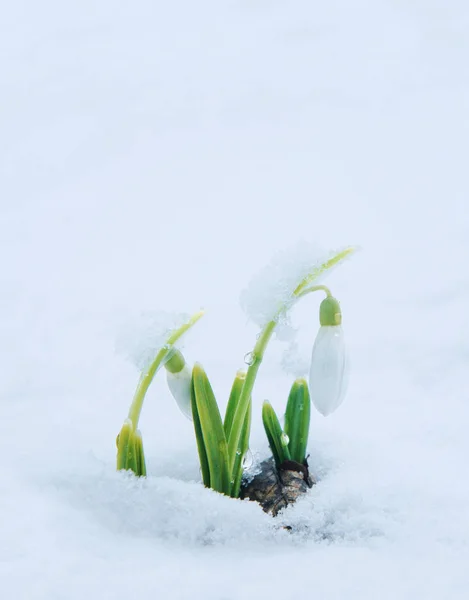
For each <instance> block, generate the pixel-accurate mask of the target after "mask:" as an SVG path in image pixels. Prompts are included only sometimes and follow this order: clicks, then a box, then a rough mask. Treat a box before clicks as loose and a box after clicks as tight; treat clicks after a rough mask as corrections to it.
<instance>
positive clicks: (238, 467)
mask: <svg viewBox="0 0 469 600" xmlns="http://www.w3.org/2000/svg"><path fill="white" fill-rule="evenodd" d="M251 414H252V402H249V406H248V410H247V412H246V417H245V419H244V425H243V429H242V430H241V437H240V439H239V446H238V451H237V452H236V459H235V464H234V468H233V475H232V481H233V483H232V487H231V496H232V498H238V496H239V490H240V489H241V479H242V477H243V460H244V457H245V455H246V452H247V451H248V449H249V436H250V434H251Z"/></svg>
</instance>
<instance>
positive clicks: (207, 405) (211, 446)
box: [192, 364, 231, 495]
mask: <svg viewBox="0 0 469 600" xmlns="http://www.w3.org/2000/svg"><path fill="white" fill-rule="evenodd" d="M192 381H193V386H194V396H195V403H196V406H197V412H198V418H199V423H200V428H201V430H202V436H203V441H204V444H205V451H206V453H207V461H208V466H209V470H210V487H211V488H212V489H213V490H215V491H217V492H220V493H223V494H227V495H229V493H230V488H231V477H230V471H229V461H228V445H227V443H226V437H225V431H224V429H223V423H222V420H221V416H220V411H219V410H218V405H217V401H216V400H215V396H214V394H213V390H212V387H211V385H210V382H209V380H208V377H207V375H206V373H205V371H204V370H203V368H202V366H201V365H199V364H196V365H194V369H193V371H192Z"/></svg>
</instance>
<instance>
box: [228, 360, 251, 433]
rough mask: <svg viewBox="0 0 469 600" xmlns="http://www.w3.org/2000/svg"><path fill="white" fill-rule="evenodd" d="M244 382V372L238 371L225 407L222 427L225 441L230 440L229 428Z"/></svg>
mask: <svg viewBox="0 0 469 600" xmlns="http://www.w3.org/2000/svg"><path fill="white" fill-rule="evenodd" d="M245 380H246V372H245V371H238V372H237V373H236V377H235V379H234V381H233V385H232V386H231V392H230V397H229V399H228V404H227V406H226V412H225V422H224V424H223V427H224V429H225V436H226V439H227V440H229V439H230V433H231V428H232V425H233V420H234V416H235V412H236V407H237V406H238V400H239V397H240V396H241V391H242V389H243V385H244V382H245Z"/></svg>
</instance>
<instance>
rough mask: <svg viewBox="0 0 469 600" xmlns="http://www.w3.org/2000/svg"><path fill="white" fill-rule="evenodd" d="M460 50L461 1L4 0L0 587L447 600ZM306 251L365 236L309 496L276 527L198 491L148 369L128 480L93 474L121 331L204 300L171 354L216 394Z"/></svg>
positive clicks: (108, 424)
mask: <svg viewBox="0 0 469 600" xmlns="http://www.w3.org/2000/svg"><path fill="white" fill-rule="evenodd" d="M468 33H469V5H468V3H467V1H466V0H448V1H446V2H443V0H405V1H404V0H387V1H386V0H374V1H372V0H357V1H356V2H345V1H342V2H339V1H337V0H331V1H329V2H311V1H307V0H295V1H293V2H288V3H287V2H279V1H275V0H271V1H268V0H250V1H249V2H248V1H247V0H238V1H232V2H225V3H221V2H215V1H213V0H200V1H199V2H189V1H185V2H182V1H181V2H178V1H177V0H176V1H175V2H165V3H162V2H155V1H150V0H137V1H136V2H132V3H116V2H111V1H110V0H103V1H101V2H96V1H91V0H82V1H81V2H58V1H55V2H53V1H51V0H44V1H42V2H33V1H32V0H25V1H21V0H18V1H17V2H8V3H4V5H3V6H2V18H1V19H0V40H1V41H0V45H1V52H0V72H1V78H0V105H1V111H0V185H1V191H0V203H1V213H0V223H1V224H0V249H1V253H0V256H1V259H0V260H1V270H0V272H1V277H2V286H1V290H2V293H1V296H0V298H1V300H0V302H1V308H2V310H1V311H0V329H1V331H0V333H1V335H0V340H1V341H0V348H1V363H0V364H1V371H0V398H1V400H0V401H1V407H2V417H1V419H0V444H1V446H0V456H1V466H0V468H1V477H0V510H1V515H2V519H1V521H0V561H1V562H0V581H1V583H2V593H3V597H5V598H12V599H15V600H23V599H28V600H39V599H47V600H56V599H57V600H61V599H65V600H69V599H70V600H74V599H78V598H79V599H80V600H81V599H82V598H83V597H84V596H86V597H87V598H89V599H90V600H92V599H94V598H96V599H98V598H99V599H100V600H106V599H109V600H111V599H112V600H120V599H124V598H125V599H126V600H128V599H129V598H140V599H142V600H146V599H154V598H157V597H164V598H171V599H174V600H177V599H188V598H191V599H198V598H203V599H204V600H212V599H213V600H237V599H241V598H243V599H247V600H249V599H251V598H253V599H254V598H255V599H256V600H258V599H260V598H282V599H283V600H288V599H290V598H292V599H293V598H295V599H297V598H301V597H314V598H318V599H319V598H320V599H322V600H323V599H325V600H329V599H331V600H332V599H342V598H348V599H350V598H353V599H357V600H358V599H360V600H368V599H370V600H375V599H376V598H380V600H386V599H390V600H391V599H392V600H395V599H404V600H405V599H417V598H426V599H428V600H433V599H438V600H440V599H441V598H445V599H450V600H456V599H458V600H459V599H463V598H464V599H465V598H467V596H468V592H469V573H468V570H467V564H468V559H469V481H468V478H467V456H468V454H469V439H468V434H467V430H468V420H469V383H468V377H467V372H468V361H469V342H468V340H469V320H468V318H467V315H466V313H467V303H468V299H469V275H468V270H467V259H468V255H469V243H468V239H469V237H468V235H469V213H468V210H467V200H468V192H469V184H468V177H467V156H468V152H469V118H468V106H469V104H468V103H469V70H468V68H467V65H468V64H469V60H468V59H469V35H468ZM300 240H305V241H307V242H313V243H318V244H319V245H321V246H322V247H325V248H330V249H333V248H337V247H341V246H344V245H346V244H349V243H358V244H359V245H360V246H361V247H362V248H363V251H362V252H361V253H360V254H358V255H357V256H355V257H354V258H353V259H351V260H350V261H348V262H347V263H346V264H345V265H343V266H341V267H340V268H339V269H337V270H336V271H335V272H334V273H333V274H332V276H331V277H330V278H329V279H328V280H327V283H328V285H330V287H331V288H332V290H333V293H334V294H335V295H336V297H337V298H338V299H339V300H340V301H341V306H342V311H343V327H344V330H345V334H346V336H347V342H348V345H349V350H350V354H351V359H352V371H351V381H350V387H349V392H348V396H347V398H346V400H345V402H344V404H343V405H342V406H341V408H340V409H339V410H338V411H337V412H336V413H334V414H333V415H332V416H331V417H328V418H327V419H324V418H323V417H321V416H320V415H319V414H316V413H315V415H314V417H313V419H312V427H311V441H310V448H309V451H310V454H311V458H310V462H311V466H312V470H313V472H315V473H316V475H317V477H318V479H319V483H318V485H317V486H316V487H315V488H314V489H313V491H312V492H311V494H310V495H309V496H308V497H307V498H304V499H303V500H302V501H301V502H300V503H299V504H298V505H296V506H295V507H293V508H292V509H291V510H290V509H289V510H288V511H287V512H286V514H284V515H283V516H282V517H281V518H280V519H278V520H272V519H270V518H269V517H267V516H266V515H264V514H263V513H262V512H261V511H260V509H259V508H258V507H257V506H256V505H254V504H251V503H248V502H241V501H232V500H229V499H227V498H224V497H222V496H219V495H217V494H215V493H213V492H210V491H208V490H205V489H204V488H203V487H202V486H201V485H200V483H199V479H200V477H199V471H198V464H197V456H196V450H195V442H194V436H193V432H192V425H191V423H190V422H188V421H186V420H185V419H184V417H182V416H181V415H180V413H179V411H178V409H177V407H176V405H175V403H174V402H173V401H172V400H171V399H170V396H169V392H168V390H167V389H166V382H165V378H164V377H163V376H160V377H158V378H157V379H156V380H155V382H154V383H153V385H152V387H151V389H150V391H149V394H148V397H147V400H146V404H145V406H144V409H143V413H142V419H141V423H140V425H141V429H142V434H143V439H144V444H145V448H146V455H147V464H148V470H149V477H148V479H146V480H141V481H137V480H135V479H134V478H132V477H130V476H127V475H125V474H117V473H115V471H114V467H115V445H114V440H115V436H116V434H117V433H118V431H119V429H120V427H121V425H122V422H123V419H124V418H125V416H126V414H127V410H128V407H129V403H130V401H131V399H132V395H133V393H134V390H135V386H136V384H137V381H138V376H139V372H138V370H137V369H136V368H135V366H133V365H132V364H131V363H130V362H129V361H127V360H126V359H124V358H123V357H122V355H121V354H119V352H118V351H117V350H116V340H117V339H118V337H119V334H120V333H121V325H122V322H123V320H124V319H125V318H126V315H128V314H129V313H131V314H135V313H138V312H140V311H143V312H144V311H153V310H154V311H160V310H161V311H170V312H174V313H181V312H183V313H192V312H194V311H196V310H198V309H199V307H200V306H204V307H205V308H206V309H207V315H206V316H205V317H204V318H203V320H202V321H201V322H200V323H198V324H197V326H196V327H194V329H193V331H191V332H190V334H189V335H187V337H186V340H185V348H186V354H187V358H188V360H190V361H191V362H193V361H195V360H198V361H200V362H202V363H203V364H204V366H205V368H206V370H207V372H208V374H209V376H210V378H211V380H212V384H213V387H214V390H215V392H216V394H217V396H218V397H219V398H220V403H221V404H223V403H224V402H225V400H226V398H227V395H228V391H229V388H230V385H231V381H232V378H233V377H234V375H235V372H236V370H237V369H238V368H240V367H242V366H243V357H244V355H245V354H246V353H247V352H249V351H250V350H251V349H252V347H253V344H254V342H255V336H256V333H257V331H258V329H257V327H256V326H255V325H254V324H252V323H247V322H246V318H245V316H244V314H243V312H242V310H241V308H240V306H239V293H240V291H241V290H243V289H244V288H245V286H246V285H247V284H248V282H249V281H250V279H251V278H252V276H253V275H254V274H255V273H256V272H258V271H259V270H260V269H262V267H263V266H264V265H266V264H268V262H269V260H270V259H271V257H272V256H273V255H275V253H276V252H278V251H279V250H281V249H282V248H285V247H287V246H289V245H291V244H295V243H297V242H298V241H300ZM318 306H319V298H314V297H310V298H307V299H305V300H303V301H302V302H301V303H300V304H299V305H298V306H297V307H295V309H294V314H293V321H294V325H295V327H297V328H298V345H299V348H300V350H299V351H300V353H301V354H302V355H303V354H306V355H308V354H309V352H310V351H311V345H312V342H313V339H314V336H315V334H316V331H317V326H318V323H317V320H318V316H317V311H318ZM284 351H285V344H284V343H281V342H278V341H275V340H274V341H273V342H272V345H271V346H270V347H269V349H268V352H267V354H266V358H265V363H264V364H263V366H262V370H261V371H260V375H259V379H258V382H257V386H256V388H255V397H254V424H253V427H254V429H253V435H252V440H251V445H252V449H253V452H254V455H255V456H259V457H262V456H265V455H266V453H267V443H266V440H265V435H264V433H263V431H262V427H261V419H260V411H261V404H262V401H263V400H264V399H266V398H267V399H269V400H270V401H271V402H272V404H273V405H274V407H275V409H276V410H278V411H279V412H281V411H282V408H283V407H284V404H285V401H286V398H287V394H288V389H289V387H290V384H291V376H289V375H285V374H284V372H283V371H282V370H281V368H280V364H281V361H282V356H283V353H284ZM256 413H257V417H256ZM282 524H290V525H293V526H294V527H295V529H296V530H297V533H295V534H290V533H288V532H287V531H285V530H284V529H281V527H280V526H281V525H282Z"/></svg>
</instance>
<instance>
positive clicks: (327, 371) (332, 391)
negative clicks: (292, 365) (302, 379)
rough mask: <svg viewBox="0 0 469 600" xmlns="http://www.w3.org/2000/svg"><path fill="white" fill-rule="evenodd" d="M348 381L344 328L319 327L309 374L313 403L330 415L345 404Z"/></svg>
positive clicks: (325, 414)
mask: <svg viewBox="0 0 469 600" xmlns="http://www.w3.org/2000/svg"><path fill="white" fill-rule="evenodd" d="M347 384H348V360H347V352H346V349H345V342H344V334H343V331H342V327H340V326H336V327H320V329H319V332H318V335H317V336H316V340H315V342H314V346H313V354H312V357H311V369H310V373H309V391H310V394H311V402H312V403H313V404H314V406H315V407H316V408H317V409H318V411H319V412H320V413H321V414H322V415H324V416H327V415H330V414H331V413H333V412H334V411H335V410H336V409H337V408H338V407H339V406H340V405H341V404H342V402H343V400H344V397H345V392H346V391H347Z"/></svg>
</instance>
